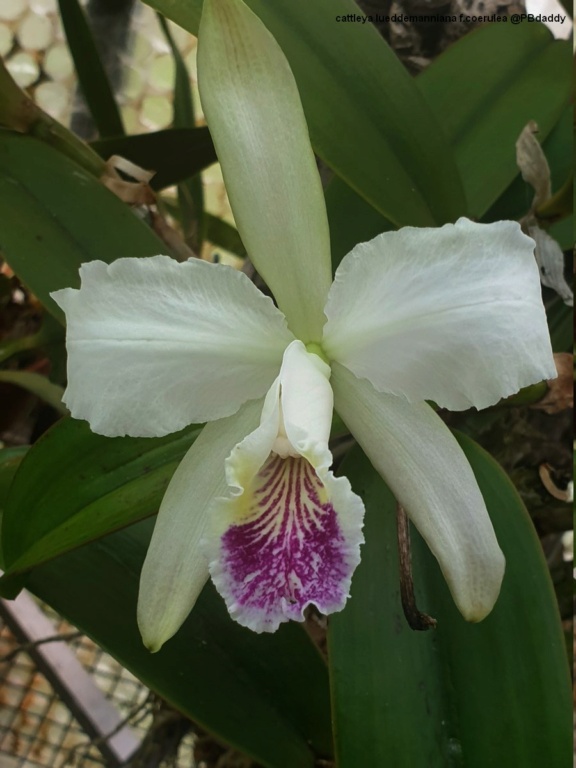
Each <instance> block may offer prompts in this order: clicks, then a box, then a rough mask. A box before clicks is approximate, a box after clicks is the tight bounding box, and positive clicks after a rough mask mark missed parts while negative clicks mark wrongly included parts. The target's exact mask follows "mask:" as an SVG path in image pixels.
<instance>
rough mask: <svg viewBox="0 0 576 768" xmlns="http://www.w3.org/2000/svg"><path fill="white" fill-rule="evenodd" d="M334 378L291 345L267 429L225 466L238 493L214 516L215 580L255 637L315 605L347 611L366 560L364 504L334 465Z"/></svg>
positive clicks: (272, 394)
mask: <svg viewBox="0 0 576 768" xmlns="http://www.w3.org/2000/svg"><path fill="white" fill-rule="evenodd" d="M327 375H329V368H328V366H326V364H325V363H324V362H323V361H322V360H320V358H318V357H317V356H316V355H311V354H310V353H308V352H306V350H305V349H304V346H303V345H302V344H301V342H299V341H295V342H293V343H292V344H291V345H290V346H289V347H288V349H287V350H286V353H285V355H284V362H283V365H282V369H281V373H280V376H279V377H278V379H277V380H276V382H275V383H274V385H273V386H272V387H271V389H270V391H269V394H268V395H267V398H266V405H265V407H264V409H263V413H262V419H261V422H260V426H259V427H258V428H257V429H256V430H255V431H254V432H253V433H252V434H250V435H249V436H248V437H246V438H245V440H243V441H242V442H241V443H240V444H239V445H238V446H236V447H235V448H234V450H233V451H232V454H231V456H230V458H229V459H228V461H227V480H228V485H229V488H230V490H231V496H229V497H228V498H227V499H219V500H218V503H217V504H216V505H215V508H214V511H213V514H212V515H211V525H210V529H209V531H208V533H207V536H206V540H205V547H206V552H207V557H208V559H209V561H210V573H211V575H212V579H213V581H214V584H215V585H216V588H217V589H218V591H219V592H220V594H221V595H222V596H223V598H224V599H225V601H226V604H227V606H228V610H229V611H230V614H231V615H232V617H233V618H234V619H235V620H236V621H238V622H239V623H240V624H242V625H244V626H247V627H250V629H253V630H254V631H256V632H273V631H275V630H276V629H277V628H278V626H279V625H280V623H282V622H285V621H288V620H290V619H293V620H295V621H302V620H303V618H304V610H305V608H306V607H307V606H308V605H310V604H311V603H313V604H314V605H316V606H317V607H318V609H319V610H320V611H322V612H323V613H333V612H334V611H339V610H341V609H342V608H343V607H344V604H345V602H346V599H347V597H348V593H349V589H350V581H351V578H352V573H353V572H354V569H355V568H356V565H357V564H358V562H359V560H360V551H359V550H360V544H361V543H362V542H363V540H364V539H363V536H362V519H363V515H364V507H363V504H362V501H361V500H360V499H359V497H358V496H356V495H355V494H354V493H352V490H351V487H350V483H349V482H348V480H347V478H343V477H339V478H336V477H334V475H333V474H332V472H330V471H329V469H328V467H329V465H330V464H331V462H332V457H331V454H330V451H329V449H328V445H327V439H328V435H329V430H330V420H331V415H332V393H331V391H330V394H329V402H328V405H327V403H326V398H327V393H326V387H327V388H328V390H330V385H329V384H328V379H327ZM323 382H324V383H323ZM305 393H306V396H307V402H306V403H305V402H304V401H303V400H302V396H303V395H304V394H305ZM298 402H300V405H301V407H302V409H303V411H302V413H299V412H298V408H297V403H298ZM327 413H329V417H328V420H326V414H327ZM308 417H310V418H309V419H308ZM326 422H327V423H326ZM307 428H308V429H307Z"/></svg>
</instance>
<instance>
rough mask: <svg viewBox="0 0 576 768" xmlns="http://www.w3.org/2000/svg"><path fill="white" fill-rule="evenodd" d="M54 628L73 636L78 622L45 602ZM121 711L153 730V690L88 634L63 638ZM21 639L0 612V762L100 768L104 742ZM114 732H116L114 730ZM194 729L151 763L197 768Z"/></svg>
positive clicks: (9, 766) (12, 766)
mask: <svg viewBox="0 0 576 768" xmlns="http://www.w3.org/2000/svg"><path fill="white" fill-rule="evenodd" d="M43 608H44V610H45V612H46V613H47V614H48V615H49V616H50V618H51V619H52V620H53V623H54V625H55V632H56V633H57V634H61V635H63V636H69V635H70V633H71V631H72V630H73V628H72V627H71V626H70V625H69V624H68V623H67V622H65V621H63V620H62V619H59V618H58V617H57V616H56V615H55V614H54V612H53V611H51V609H49V608H47V607H46V606H43ZM62 642H66V643H67V644H68V646H69V647H70V649H71V650H72V651H73V652H74V655H75V656H76V658H77V659H78V660H79V661H80V663H81V664H82V666H83V667H84V669H85V670H86V671H87V672H88V673H89V674H90V675H91V677H92V678H93V680H94V682H95V683H96V685H97V686H98V688H99V689H100V690H101V691H102V693H103V694H104V695H105V696H106V698H108V699H110V700H111V701H112V702H113V703H114V705H115V707H116V708H117V709H118V711H119V713H120V715H121V717H122V718H123V719H125V720H126V721H128V722H130V724H131V725H132V726H133V727H134V728H135V729H136V730H137V732H140V733H141V735H142V738H144V737H145V736H146V734H149V732H150V730H151V728H152V726H153V721H154V707H153V704H152V701H151V699H150V692H149V690H148V689H147V688H146V687H145V686H144V685H143V684H142V683H141V682H140V681H139V680H138V679H137V678H135V677H134V676H133V675H132V674H131V673H130V672H128V671H127V670H126V669H124V668H123V667H122V666H121V665H120V664H119V663H118V662H117V661H115V659H113V658H112V657H111V656H109V655H108V654H107V653H105V652H104V651H103V650H102V649H101V648H99V647H98V646H97V645H95V644H94V643H93V642H92V641H91V640H89V639H88V638H87V637H85V636H79V637H75V638H74V639H71V640H63V641H62ZM19 648H21V643H20V642H19V640H18V639H17V638H16V637H15V636H14V635H13V633H12V632H11V630H10V629H9V628H8V627H7V626H6V625H5V624H4V623H3V621H2V619H1V617H0V767H1V768H101V767H102V766H107V765H108V763H107V761H106V760H105V758H104V757H103V756H102V754H101V752H100V750H99V748H98V747H99V743H98V742H97V741H93V740H91V739H90V737H89V736H88V735H87V734H86V733H85V731H84V730H83V728H82V726H81V725H80V724H79V722H78V721H77V720H76V718H75V717H74V715H73V714H72V713H71V711H70V710H69V708H68V707H67V705H66V704H65V703H64V701H62V699H61V698H60V696H59V695H58V693H57V692H56V691H55V690H54V688H53V687H52V685H51V684H50V682H49V681H48V680H47V679H46V677H45V676H44V674H43V673H42V672H41V671H40V670H39V669H38V667H37V666H36V664H35V662H34V661H33V659H32V658H31V657H30V656H29V655H28V653H27V652H26V650H21V651H18V649H19ZM110 735H111V734H110ZM193 748H194V743H193V735H192V734H191V733H190V734H188V735H187V736H185V737H184V738H183V739H182V741H181V742H180V743H179V745H178V748H177V750H176V754H175V755H173V756H172V757H169V758H166V759H158V760H157V761H155V762H153V763H151V764H153V765H157V766H158V768H193V766H194V765H195V763H194V756H193Z"/></svg>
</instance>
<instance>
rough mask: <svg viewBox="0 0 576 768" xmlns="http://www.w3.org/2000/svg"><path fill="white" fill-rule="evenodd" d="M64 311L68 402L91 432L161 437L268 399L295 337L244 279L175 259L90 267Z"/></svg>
mask: <svg viewBox="0 0 576 768" xmlns="http://www.w3.org/2000/svg"><path fill="white" fill-rule="evenodd" d="M80 275H81V278H82V287H81V288H80V290H73V289H71V288H66V289H64V290H61V291H57V292H56V293H53V294H52V296H53V298H54V299H55V301H56V302H57V303H58V304H59V305H60V306H61V307H62V309H64V311H65V312H66V320H67V349H68V388H67V390H66V393H65V396H64V402H65V403H66V405H67V406H68V408H69V409H70V411H71V413H72V415H73V416H74V417H75V418H77V419H86V420H87V421H88V422H89V423H90V427H91V429H92V431H94V432H97V433H99V434H102V435H108V436H109V437H115V436H117V435H132V436H142V437H160V436H162V435H166V434H169V433H171V432H176V431H177V430H179V429H182V428H183V427H185V426H187V425H188V424H192V423H194V422H203V421H212V420H214V419H219V418H222V417H225V416H229V415H230V414H232V413H234V412H235V411H237V410H238V408H239V407H240V405H241V404H242V403H244V402H245V401H246V400H249V399H253V398H257V397H261V396H263V395H264V393H265V392H266V391H267V389H268V388H269V387H270V384H271V382H272V381H273V380H274V377H275V376H276V375H277V373H278V370H279V367H280V363H281V360H282V353H283V351H284V349H285V347H286V345H287V344H289V343H290V341H291V340H292V338H293V337H292V334H291V333H290V332H289V331H288V329H287V327H286V320H285V318H284V316H283V315H282V313H281V312H280V311H279V310H278V309H277V308H276V307H275V306H274V304H273V303H272V301H271V300H270V299H269V298H267V297H266V296H264V295H263V294H262V293H261V292H260V291H258V290H257V289H256V288H255V286H254V285H253V283H251V282H250V280H249V279H248V278H247V277H246V276H245V275H244V274H242V273H240V272H238V271H236V270H234V269H232V268H230V267H225V266H222V265H219V264H208V263H206V262H204V261H200V260H199V259H192V260H190V261H187V262H185V263H183V264H179V263H177V262H176V261H174V260H173V259H171V258H169V257H168V256H154V257H150V258H145V259H118V261H115V262H114V263H112V264H110V265H108V264H104V263H103V262H101V261H92V262H89V263H87V264H84V265H83V266H82V267H81V270H80Z"/></svg>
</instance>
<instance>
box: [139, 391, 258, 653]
mask: <svg viewBox="0 0 576 768" xmlns="http://www.w3.org/2000/svg"><path fill="white" fill-rule="evenodd" d="M261 409H262V401H261V400H260V401H257V402H250V403H246V405H244V406H243V407H242V408H241V409H240V411H238V413H236V414H234V416H229V417H228V418H227V419H221V420H219V421H216V422H214V423H212V424H207V425H206V426H205V427H204V429H203V430H202V433H201V434H200V436H199V437H198V439H197V440H196V441H195V443H194V444H193V445H192V447H191V448H190V450H189V451H188V453H187V454H186V456H185V457H184V459H183V460H182V462H181V463H180V465H179V466H178V468H177V470H176V472H175V473H174V476H173V478H172V480H171V481H170V484H169V486H168V489H167V491H166V494H165V495H164V498H163V499H162V504H161V505H160V511H159V512H158V517H157V519H156V525H155V527H154V533H153V535H152V540H151V542H150V546H149V548H148V553H147V555H146V560H145V561H144V566H143V568H142V574H141V576H140V592H139V595H138V625H139V627H140V632H141V634H142V639H143V641H144V644H145V645H146V646H147V647H148V648H149V649H150V650H151V651H158V650H159V649H160V648H161V647H162V645H163V644H164V643H165V642H166V640H168V639H169V638H170V637H172V635H173V634H174V633H175V632H177V630H178V629H179V628H180V626H181V625H182V623H183V622H184V620H185V619H186V617H187V616H188V614H189V613H190V611H191V610H192V608H193V606H194V603H195V602H196V599H197V598H198V595H199V594H200V592H201V591H202V588H203V586H204V584H205V583H206V581H207V579H208V563H207V562H206V560H205V558H204V555H203V554H202V551H201V547H200V540H201V538H202V536H203V535H204V531H205V527H206V522H207V516H208V511H209V508H210V505H211V504H212V503H213V501H214V498H215V497H217V496H220V495H222V494H223V493H224V492H225V490H226V480H225V474H224V463H225V460H226V457H227V456H228V455H229V454H230V450H231V449H232V447H233V446H234V445H235V444H236V443H237V442H238V441H239V440H241V439H242V438H243V437H244V435H246V433H247V432H250V431H251V430H253V429H254V427H255V426H256V425H257V424H258V419H259V417H260V411H261Z"/></svg>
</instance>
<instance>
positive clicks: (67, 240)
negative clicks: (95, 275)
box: [0, 131, 166, 322]
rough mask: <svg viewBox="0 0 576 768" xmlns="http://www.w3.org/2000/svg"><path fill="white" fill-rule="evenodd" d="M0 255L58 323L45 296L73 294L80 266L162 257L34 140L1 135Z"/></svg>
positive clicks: (92, 185)
mask: <svg viewBox="0 0 576 768" xmlns="http://www.w3.org/2000/svg"><path fill="white" fill-rule="evenodd" d="M0 209H1V210H2V232H1V236H0V251H1V252H2V255H3V256H4V258H5V259H6V261H7V262H8V263H9V264H10V266H11V267H12V269H13V270H14V271H15V272H16V274H17V275H18V277H19V278H20V279H21V280H22V281H23V282H24V283H25V284H26V285H27V286H28V287H29V288H30V289H31V290H32V292H33V293H34V294H35V295H36V296H37V297H38V298H39V299H40V301H41V302H42V304H44V306H45V307H46V309H48V310H49V311H50V312H51V313H52V314H53V315H54V316H55V317H56V318H58V319H59V320H60V321H61V322H62V321H63V319H64V313H63V312H62V310H61V309H60V308H59V307H58V306H57V305H56V303H55V302H54V301H53V300H52V299H51V298H50V296H49V294H50V292H51V291H55V290H56V289H58V288H65V287H68V286H72V287H78V286H79V277H78V269H79V267H80V265H81V264H82V263H83V262H85V261H92V260H93V259H101V260H102V261H106V262H108V263H110V262H112V261H114V260H115V259H117V258H119V257H121V256H152V255H155V254H158V253H165V252H166V246H165V244H164V243H163V242H162V241H161V240H160V239H159V238H157V237H156V235H155V234H154V233H153V232H152V230H151V229H149V228H148V227H147V226H146V224H145V223H144V222H143V221H141V220H140V219H139V218H137V216H136V215H135V214H134V212H133V211H132V210H131V209H130V208H129V207H128V206H127V205H125V204H124V203H123V202H121V201H120V200H119V199H118V198H117V197H116V196H115V195H114V194H113V193H112V192H110V191H109V190H108V189H106V188H105V187H104V186H103V185H102V184H101V183H100V182H99V181H98V180H97V179H95V178H94V177H93V176H91V175H90V174H89V173H88V172H86V171H84V170H83V169H82V168H80V166H78V165H76V164H75V163H74V162H72V161H71V160H69V159H68V158H67V157H64V155H62V154H61V153H60V152H58V151H57V150H55V149H53V148H52V147H50V146H48V145H47V144H44V143H43V142H41V141H38V140H37V139H33V138H30V137H28V136H22V135H19V134H15V133H11V132H9V131H0Z"/></svg>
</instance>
